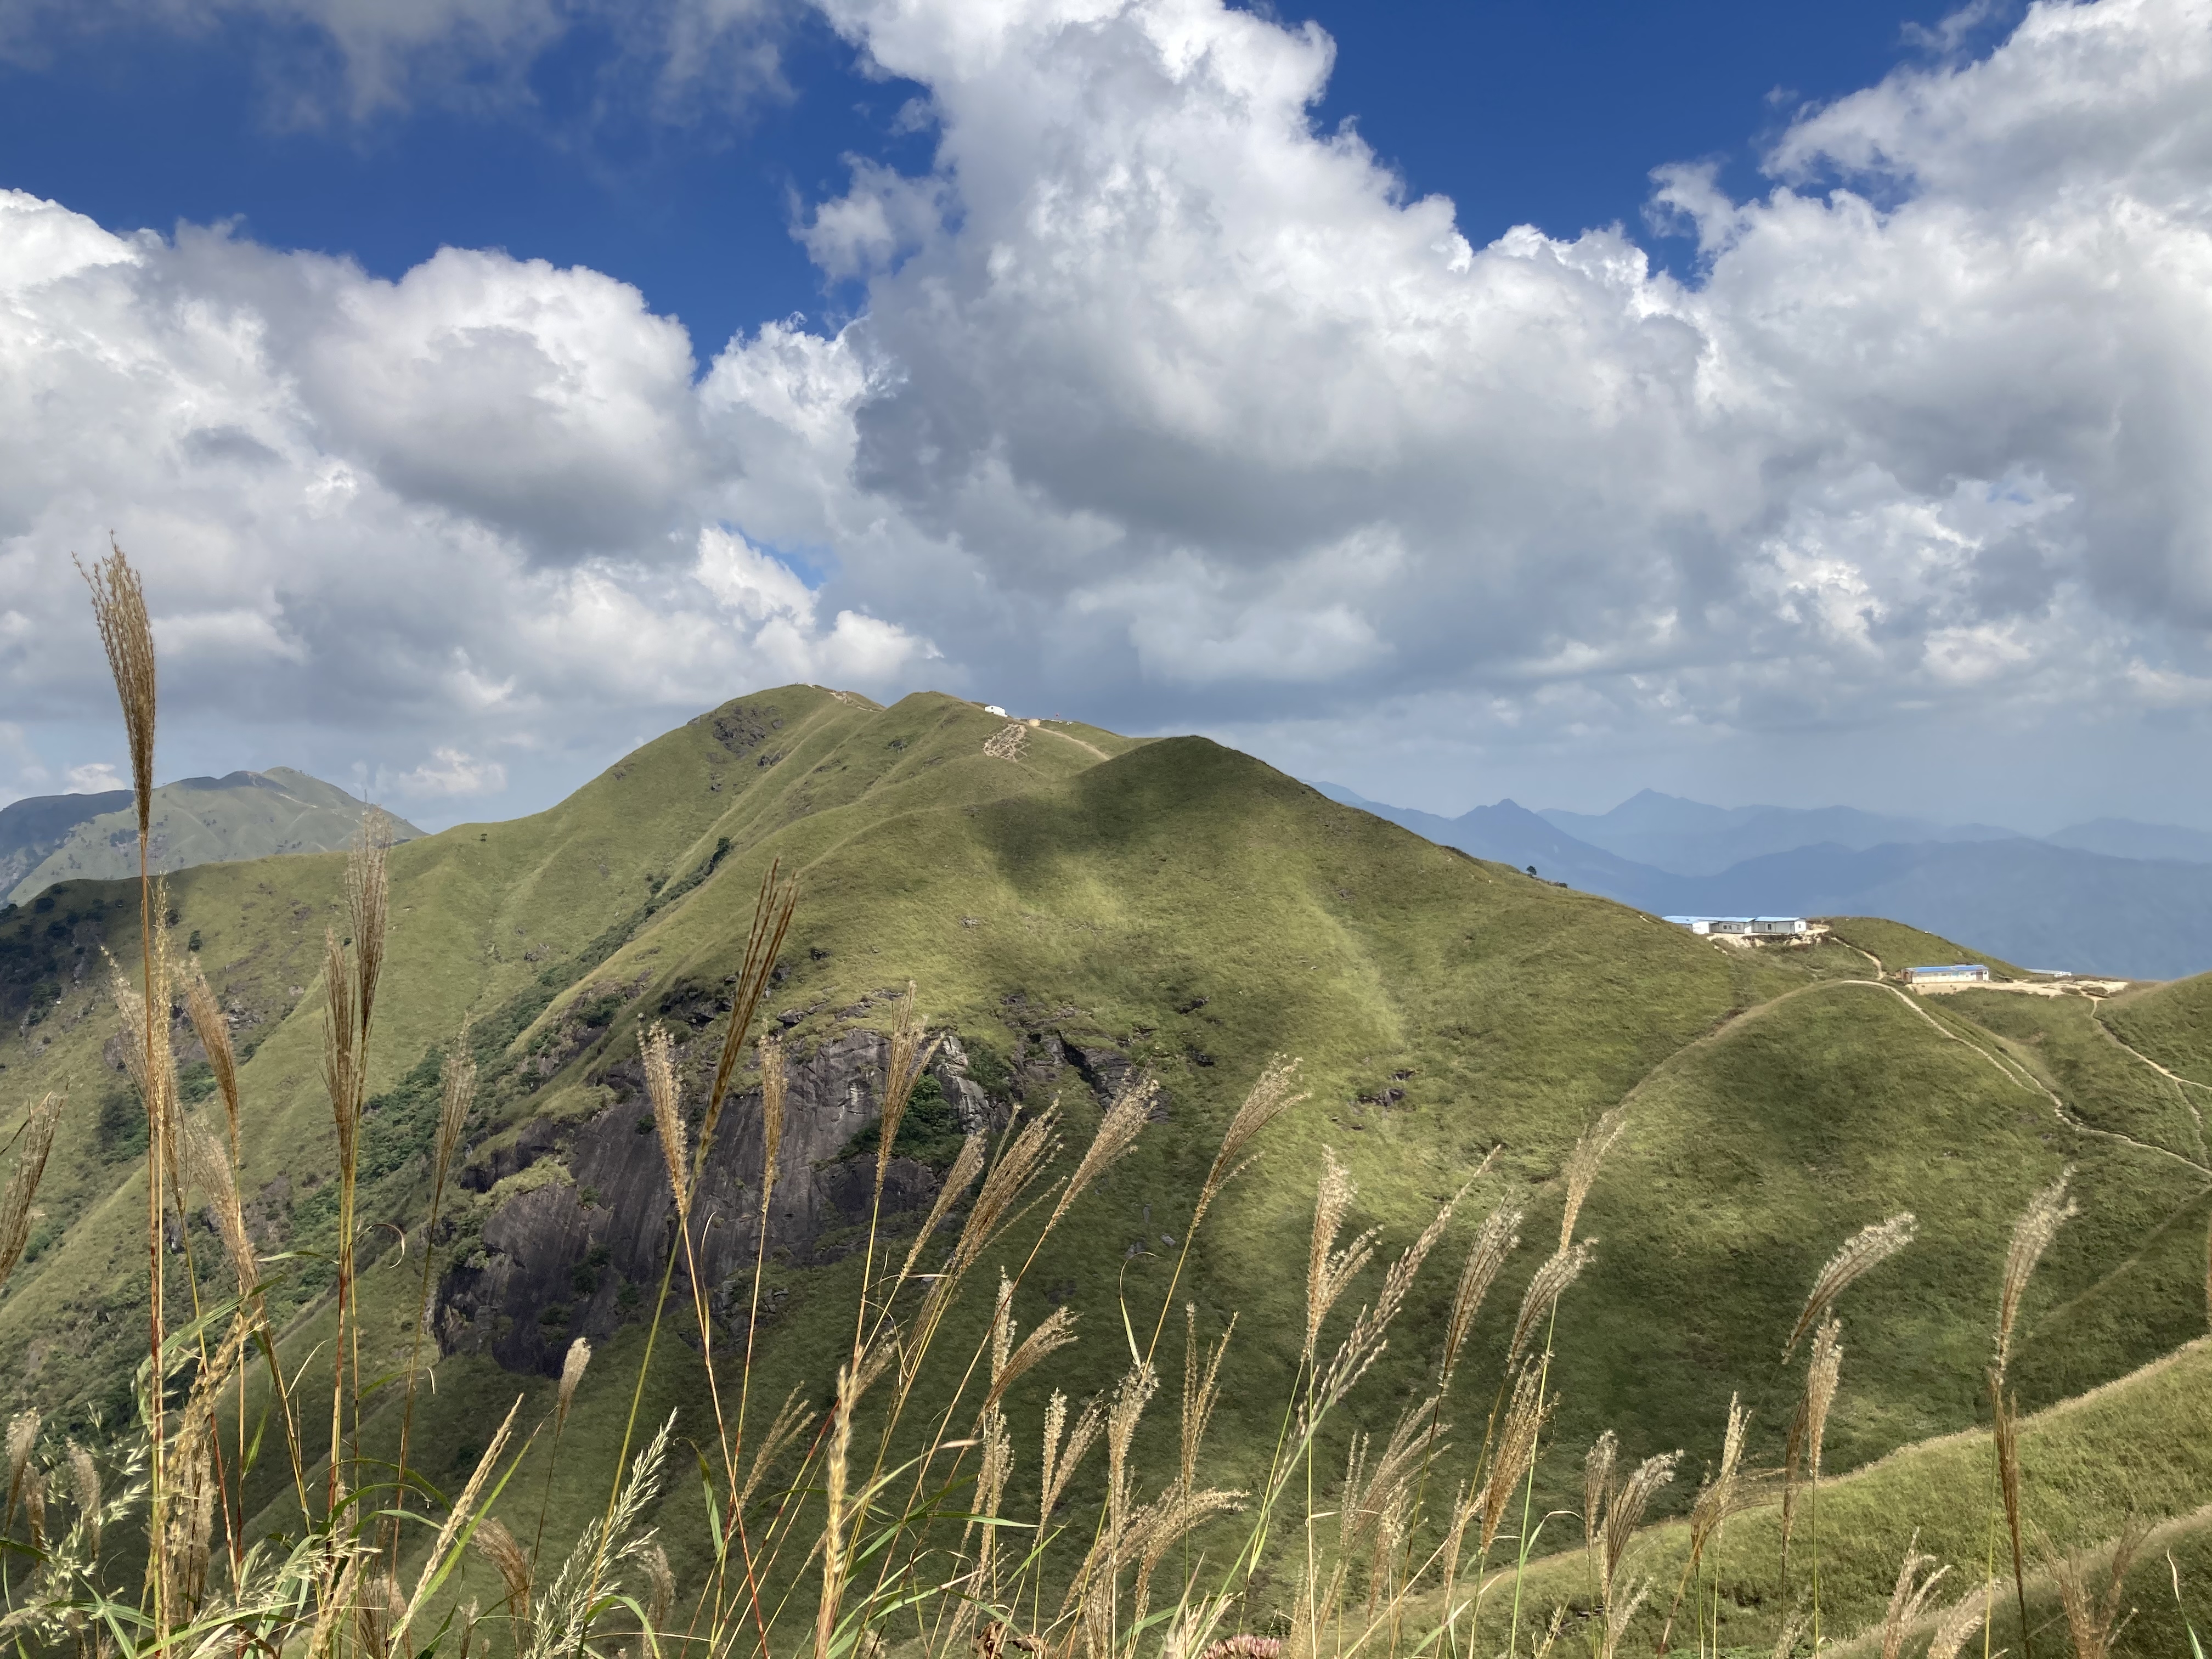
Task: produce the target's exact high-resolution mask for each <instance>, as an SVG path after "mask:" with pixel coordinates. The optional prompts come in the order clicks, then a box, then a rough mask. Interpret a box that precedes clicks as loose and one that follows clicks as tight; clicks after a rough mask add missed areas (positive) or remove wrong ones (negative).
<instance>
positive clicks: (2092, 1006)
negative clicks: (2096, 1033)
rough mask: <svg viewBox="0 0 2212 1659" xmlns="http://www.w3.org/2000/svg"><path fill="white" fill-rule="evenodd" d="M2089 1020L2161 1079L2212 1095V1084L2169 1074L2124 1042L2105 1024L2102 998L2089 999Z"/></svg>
mask: <svg viewBox="0 0 2212 1659" xmlns="http://www.w3.org/2000/svg"><path fill="white" fill-rule="evenodd" d="M2089 1018H2091V1019H2093V1020H2094V1021H2096V1022H2097V1029H2098V1030H2100V1031H2102V1032H2103V1033H2104V1034H2105V1036H2106V1038H2107V1039H2109V1040H2110V1041H2111V1042H2113V1043H2115V1044H2116V1045H2118V1047H2120V1048H2124V1049H2126V1050H2127V1052H2128V1053H2130V1054H2133V1055H2134V1056H2135V1057H2136V1059H2137V1060H2141V1061H2142V1063H2143V1064H2144V1065H2146V1066H2149V1067H2150V1068H2151V1070H2152V1071H2154V1072H2156V1073H2158V1074H2159V1075H2160V1077H2163V1078H2171V1079H2172V1080H2173V1081H2174V1082H2176V1083H2179V1084H2180V1085H2182V1087H2184V1088H2185V1089H2202V1090H2203V1091H2204V1092H2205V1093H2207V1094H2212V1083H2199V1082H2198V1081H2197V1079H2195V1078H2193V1077H2184V1076H2182V1075H2181V1074H2180V1073H2179V1072H2169V1071H2167V1070H2166V1067H2165V1066H2161V1065H2160V1064H2159V1063H2158V1062H2157V1061H2156V1060H2153V1059H2152V1058H2151V1057H2150V1056H2149V1055H2148V1054H2145V1053H2144V1052H2143V1051H2142V1049H2140V1048H2135V1047H2133V1046H2132V1045H2131V1044H2130V1043H2128V1042H2125V1041H2124V1040H2123V1039H2122V1037H2121V1036H2120V1034H2119V1033H2118V1031H2115V1030H2113V1029H2112V1027H2111V1026H2109V1025H2107V1024H2105V999H2104V998H2102V997H2100V996H2092V997H2091V998H2090V999H2089Z"/></svg>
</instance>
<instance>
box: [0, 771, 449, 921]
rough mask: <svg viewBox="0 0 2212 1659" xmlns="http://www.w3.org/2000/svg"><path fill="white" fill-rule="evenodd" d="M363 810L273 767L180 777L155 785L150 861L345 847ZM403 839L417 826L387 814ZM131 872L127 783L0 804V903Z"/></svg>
mask: <svg viewBox="0 0 2212 1659" xmlns="http://www.w3.org/2000/svg"><path fill="white" fill-rule="evenodd" d="M367 810H368V808H367V806H366V805H364V803H362V801H361V800H359V799H356V797H354V796H353V795H350V794H349V793H347V792H346V791H344V790H343V789H341V788H339V787H337V785H336V784H334V783H325V782H324V781H322V780H321V779H320V778H313V777H309V776H308V775H307V774H306V773H305V772H295V771H294V770H293V769H291V768H290V767H289V766H272V767H270V769H268V770H267V771H266V772H233V773H230V774H228V775H227V776H224V777H220V778H179V779H178V780H177V781H175V782H174V783H165V784H161V785H160V786H158V787H156V788H155V791H154V810H153V813H152V830H153V834H152V839H151V843H150V847H149V851H150V853H151V854H152V861H153V866H154V868H155V870H157V871H161V872H168V871H173V870H182V869H185V868H187V867H189V866H192V865H196V864H219V863H223V862H227V861H228V860H234V859H258V858H266V857H268V856H269V855H270V854H274V853H327V852H331V851H333V850H335V849H337V848H342V847H344V846H346V845H347V844H348V843H349V842H351V841H352V839H353V837H354V833H355V831H356V829H359V827H360V825H361V818H362V813H363V812H364V811H367ZM392 822H393V826H394V830H395V833H396V834H397V836H398V838H399V839H400V840H402V841H410V840H413V839H414V838H415V837H416V836H420V835H421V834H422V831H421V830H420V829H416V827H415V826H414V825H413V824H411V823H407V822H406V821H405V820H404V819H398V818H395V819H394V820H393V821H392ZM137 873H138V818H137V813H136V812H135V811H133V810H132V807H131V791H129V790H128V789H109V790H105V791H102V792H100V793H94V794H88V795H33V796H31V797H30V798H29V799H25V800H19V801H15V802H13V803H11V804H10V805H7V806H0V904H23V903H27V902H29V901H30V900H32V899H33V898H35V897H37V896H39V894H40V893H41V892H43V891H45V890H46V889H47V888H49V887H51V886H52V885H53V884H54V883H56V882H58V881H69V880H88V881H102V880H112V879H114V878H118V877H121V876H126V875H127V876H135V875H137Z"/></svg>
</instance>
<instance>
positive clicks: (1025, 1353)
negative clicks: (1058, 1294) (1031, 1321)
mask: <svg viewBox="0 0 2212 1659" xmlns="http://www.w3.org/2000/svg"><path fill="white" fill-rule="evenodd" d="M1074 1340H1075V1311H1074V1310H1073V1309H1072V1308H1054V1310H1052V1311H1051V1312H1050V1313H1048V1314H1047V1315H1046V1316H1044V1319H1043V1321H1042V1322H1041V1323H1039V1324H1038V1326H1037V1327H1036V1329H1034V1330H1032V1331H1031V1332H1030V1334H1028V1335H1027V1336H1025V1337H1024V1338H1023V1339H1022V1340H1021V1343H1020V1345H1019V1346H1017V1347H1016V1348H1015V1349H1014V1350H1013V1351H1012V1352H1011V1353H1009V1354H1008V1355H1007V1356H1006V1364H1004V1365H1003V1366H1002V1367H1000V1370H999V1371H998V1374H997V1375H996V1376H994V1377H993V1379H992V1381H991V1395H990V1403H992V1404H994V1405H995V1404H997V1403H998V1401H1000V1399H1001V1398H1003V1397H1004V1395H1006V1390H1007V1389H1011V1388H1012V1387H1013V1386H1014V1384H1015V1383H1018V1382H1020V1381H1021V1379H1022V1377H1023V1376H1024V1374H1026V1373H1027V1372H1028V1371H1029V1370H1030V1368H1031V1367H1033V1366H1035V1365H1036V1363H1037V1362H1038V1361H1039V1360H1041V1359H1042V1358H1044V1357H1045V1356H1046V1355H1047V1354H1049V1353H1053V1352H1056V1351H1058V1350H1059V1349H1061V1348H1064V1347H1066V1346H1067V1345H1068V1344H1069V1343H1071V1342H1073V1341H1074Z"/></svg>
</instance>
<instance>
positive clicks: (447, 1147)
mask: <svg viewBox="0 0 2212 1659" xmlns="http://www.w3.org/2000/svg"><path fill="white" fill-rule="evenodd" d="M476 1099H477V1062H476V1057H475V1056H474V1055H473V1054H471V1053H470V1051H469V1028H468V1026H467V1024H465V1023H464V1024H463V1025H462V1026H461V1034H460V1035H459V1036H458V1037H456V1038H454V1039H453V1047H452V1048H449V1049H447V1051H446V1063H445V1065H444V1066H443V1067H441V1075H440V1078H439V1092H438V1139H437V1143H436V1146H435V1151H434V1153H433V1157H434V1158H435V1172H436V1173H435V1180H436V1182H437V1184H438V1185H439V1186H440V1187H443V1186H444V1185H445V1182H446V1176H447V1175H448V1174H449V1173H450V1172H451V1171H452V1170H453V1155H454V1154H455V1153H456V1152H459V1150H460V1146H461V1136H462V1133H464V1132H465V1130H466V1129H467V1127H468V1122H469V1113H470V1111H471V1109H473V1108H474V1106H475V1105H476Z"/></svg>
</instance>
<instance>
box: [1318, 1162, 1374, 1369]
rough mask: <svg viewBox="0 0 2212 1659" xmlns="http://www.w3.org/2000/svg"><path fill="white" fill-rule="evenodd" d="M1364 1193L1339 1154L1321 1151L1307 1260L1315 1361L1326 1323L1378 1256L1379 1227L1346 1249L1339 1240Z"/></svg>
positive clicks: (1364, 1234) (1346, 1246)
mask: <svg viewBox="0 0 2212 1659" xmlns="http://www.w3.org/2000/svg"><path fill="white" fill-rule="evenodd" d="M1358 1195H1359V1188H1358V1184H1357V1183H1356V1182H1353V1180H1352V1175H1351V1172H1350V1171H1349V1170H1346V1168H1345V1167H1344V1166H1343V1165H1342V1164H1339V1163H1338V1162H1337V1161H1336V1153H1335V1152H1334V1150H1333V1149H1332V1148H1330V1147H1327V1146H1324V1147H1322V1149H1321V1181H1320V1182H1319V1184H1318V1185H1317V1186H1316V1188H1315V1191H1314V1225H1313V1244H1312V1247H1311V1249H1310V1250H1309V1251H1308V1253H1307V1256H1306V1346H1305V1352H1304V1358H1305V1359H1306V1360H1307V1361H1309V1362H1310V1361H1311V1360H1312V1358H1313V1357H1314V1346H1315V1344H1316V1342H1318V1341H1319V1340H1320V1338H1321V1328H1322V1321H1324V1320H1326V1319H1327V1318H1328V1313H1329V1310H1330V1309H1332V1308H1334V1306H1335V1305H1336V1304H1337V1302H1338V1300H1339V1299H1340V1297H1342V1296H1343V1295H1344V1292H1345V1291H1346V1289H1347V1288H1349V1287H1350V1285H1351V1284H1352V1280H1353V1279H1355V1278H1357V1277H1358V1273H1359V1270H1360V1269H1361V1268H1363V1267H1365V1266H1366V1265H1367V1263H1368V1261H1369V1260H1370V1258H1371V1257H1372V1256H1373V1255H1374V1254H1375V1241H1376V1238H1377V1237H1380V1236H1381V1234H1382V1231H1383V1230H1382V1229H1381V1228H1379V1227H1370V1228H1369V1229H1368V1230H1367V1231H1365V1232H1364V1233H1361V1234H1360V1235H1359V1236H1358V1237H1356V1238H1354V1239H1353V1240H1352V1242H1351V1243H1348V1244H1346V1245H1345V1246H1344V1247H1343V1248H1342V1249H1339V1248H1338V1247H1337V1243H1336V1236H1337V1234H1338V1233H1339V1232H1340V1231H1342V1229H1343V1226H1344V1217H1345V1212H1346V1211H1348V1210H1349V1209H1350V1208H1351V1207H1352V1200H1353V1199H1355V1198H1357V1197H1358Z"/></svg>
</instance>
